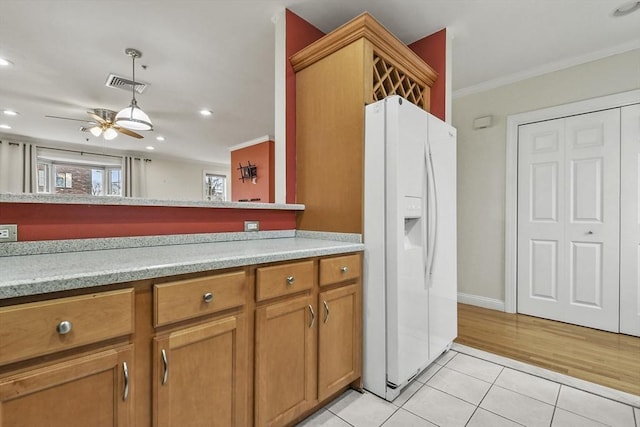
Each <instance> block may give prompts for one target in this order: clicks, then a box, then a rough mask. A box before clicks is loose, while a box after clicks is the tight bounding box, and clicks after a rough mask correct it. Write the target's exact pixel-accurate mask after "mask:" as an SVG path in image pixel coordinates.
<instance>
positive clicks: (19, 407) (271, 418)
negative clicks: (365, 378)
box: [0, 253, 362, 427]
mask: <svg viewBox="0 0 640 427" xmlns="http://www.w3.org/2000/svg"><path fill="white" fill-rule="evenodd" d="M361 262H362V258H361V254H360V253H357V254H347V255H339V256H328V257H313V258H306V259H302V260H296V261H292V262H278V263H271V264H262V265H257V266H247V267H242V268H233V269H227V270H219V271H213V272H207V273H196V274H189V275H183V276H180V277H178V278H176V277H164V278H158V279H149V280H142V281H139V282H133V283H126V284H118V285H114V286H111V287H108V288H105V290H103V291H100V292H90V291H87V292H86V293H84V294H83V293H82V291H71V292H69V293H64V294H62V295H65V296H64V297H56V298H49V299H46V298H47V297H46V296H36V297H34V298H25V299H21V300H20V303H14V304H12V302H11V301H9V300H4V301H0V303H1V304H3V305H4V306H2V307H0V325H2V327H0V344H1V345H0V427H23V426H24V427H33V426H51V427H63V426H64V427H76V426H77V427H80V426H82V427H85V426H92V427H93V426H98V427H102V426H117V427H122V426H124V427H127V426H134V425H137V426H150V425H153V426H173V427H175V426H180V427H181V426H189V427H192V426H194V427H198V426H225V427H226V426H239V427H240V426H251V425H255V426H284V425H292V424H293V423H295V422H297V421H299V420H301V419H302V418H303V417H305V416H308V415H310V414H311V413H312V412H313V411H314V410H317V409H319V408H320V407H321V406H322V405H324V404H326V402H327V401H328V400H329V399H331V398H333V397H335V396H336V395H337V394H339V393H340V392H341V391H343V390H344V389H346V388H347V387H348V386H349V385H350V384H353V385H356V386H357V384H356V383H357V380H358V379H359V378H360V376H361V374H360V372H361V327H362V325H361V311H362V308H361V307H362V306H361ZM325 304H326V305H325ZM65 322H68V323H69V325H66V323H65ZM65 325H66V327H67V329H65ZM134 367H135V369H134ZM34 408H37V410H34Z"/></svg>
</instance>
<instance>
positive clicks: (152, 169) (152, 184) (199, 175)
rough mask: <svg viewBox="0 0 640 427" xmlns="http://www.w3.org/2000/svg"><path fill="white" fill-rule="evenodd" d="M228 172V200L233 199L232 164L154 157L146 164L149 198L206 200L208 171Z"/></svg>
mask: <svg viewBox="0 0 640 427" xmlns="http://www.w3.org/2000/svg"><path fill="white" fill-rule="evenodd" d="M205 171H206V172H210V173H215V174H220V175H227V184H228V185H227V200H231V169H230V165H223V164H212V163H198V162H188V161H181V160H173V159H171V160H169V159H157V158H153V157H151V161H150V162H147V164H146V172H147V195H146V197H147V198H149V199H164V200H166V199H172V200H203V188H204V172H205Z"/></svg>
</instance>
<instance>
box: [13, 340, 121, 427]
mask: <svg viewBox="0 0 640 427" xmlns="http://www.w3.org/2000/svg"><path fill="white" fill-rule="evenodd" d="M132 360H133V357H132V347H131V346H129V345H127V346H122V347H117V348H114V349H109V350H104V351H98V352H95V353H91V354H88V355H85V356H81V357H77V358H72V359H69V360H66V361H64V362H60V363H52V364H49V365H45V366H41V367H37V368H34V369H30V370H25V371H22V372H20V373H18V374H15V375H8V376H6V377H4V378H0V426H2V427H33V426H47V427H86V426H88V425H91V426H92V427H115V426H118V427H126V426H132V425H133V423H132V419H133V404H132V398H131V392H130V389H131V382H130V381H131V375H132V370H133V366H132Z"/></svg>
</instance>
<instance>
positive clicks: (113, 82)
mask: <svg viewBox="0 0 640 427" xmlns="http://www.w3.org/2000/svg"><path fill="white" fill-rule="evenodd" d="M104 85H105V86H107V87H114V88H116V89H122V90H126V91H127V92H131V88H132V87H133V81H132V80H129V79H127V78H125V77H122V76H117V75H115V74H109V77H107V81H106V83H105V84H104ZM147 86H149V84H148V83H144V82H141V81H139V80H138V81H137V82H136V93H139V94H141V93H142V92H144V91H145V89H146V88H147Z"/></svg>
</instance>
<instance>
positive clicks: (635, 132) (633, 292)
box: [620, 105, 640, 336]
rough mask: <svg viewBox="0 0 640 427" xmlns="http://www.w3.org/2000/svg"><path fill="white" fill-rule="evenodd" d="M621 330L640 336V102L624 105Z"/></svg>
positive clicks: (622, 120) (622, 130)
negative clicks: (638, 103) (639, 103)
mask: <svg viewBox="0 0 640 427" xmlns="http://www.w3.org/2000/svg"><path fill="white" fill-rule="evenodd" d="M621 135H622V140H621V153H620V154H621V155H620V157H621V165H620V170H621V194H620V196H621V199H620V200H621V210H620V221H621V222H620V228H621V231H622V232H621V236H620V249H621V256H620V332H622V333H624V334H630V335H636V336H640V173H639V170H640V105H632V106H629V107H623V108H622V116H621Z"/></svg>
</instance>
